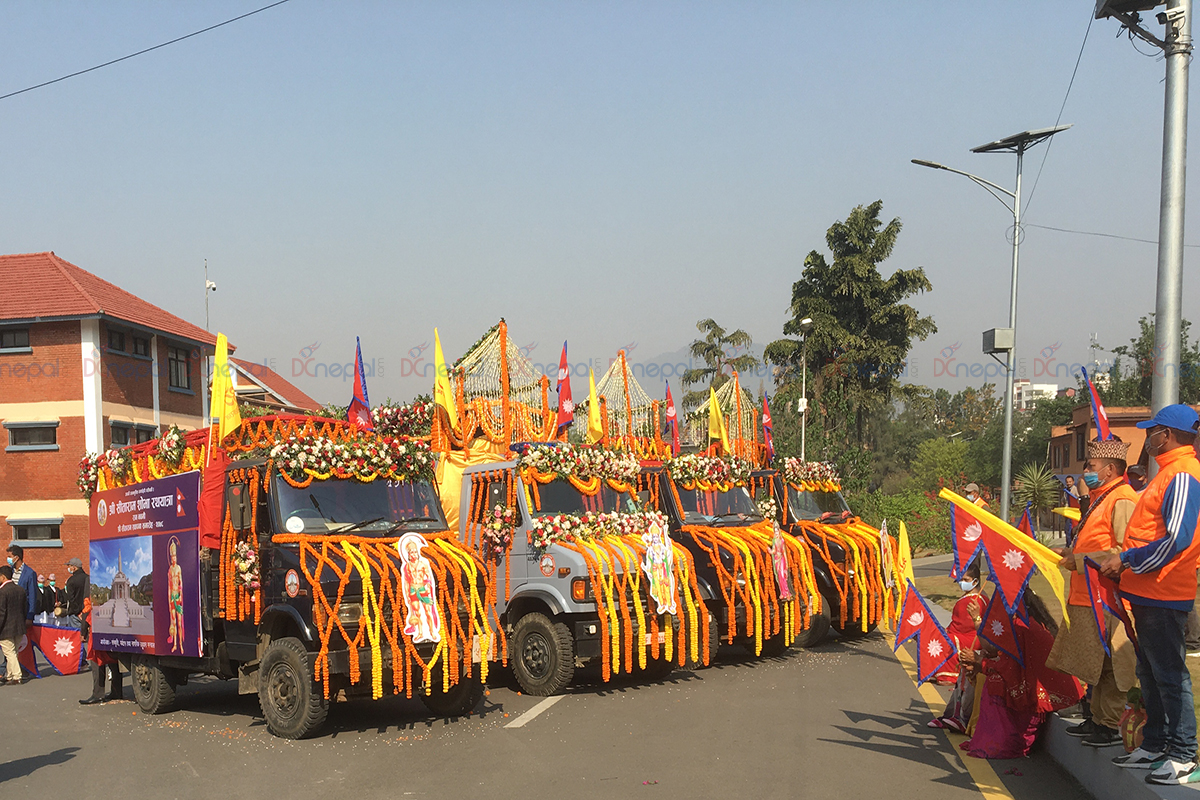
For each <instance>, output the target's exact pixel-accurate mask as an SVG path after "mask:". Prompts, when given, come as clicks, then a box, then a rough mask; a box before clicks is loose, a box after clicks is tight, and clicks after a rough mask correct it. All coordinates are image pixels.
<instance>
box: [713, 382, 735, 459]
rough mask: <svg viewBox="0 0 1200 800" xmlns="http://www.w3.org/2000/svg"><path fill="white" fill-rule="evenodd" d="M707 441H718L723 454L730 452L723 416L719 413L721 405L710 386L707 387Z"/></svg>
mask: <svg viewBox="0 0 1200 800" xmlns="http://www.w3.org/2000/svg"><path fill="white" fill-rule="evenodd" d="M708 439H709V441H710V442H711V441H712V440H713V439H720V440H721V447H723V448H725V452H726V453H730V452H732V451H731V450H730V449H729V434H728V433H726V432H725V415H724V414H722V413H721V404H720V403H718V402H717V393H716V392H714V391H713V388H712V387H711V386H710V387H708Z"/></svg>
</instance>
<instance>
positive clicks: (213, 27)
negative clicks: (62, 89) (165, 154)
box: [0, 0, 291, 100]
mask: <svg viewBox="0 0 1200 800" xmlns="http://www.w3.org/2000/svg"><path fill="white" fill-rule="evenodd" d="M290 1H291V0H276V2H274V3H271V4H270V5H265V6H263V7H262V8H256V9H254V10H253V11H249V12H247V13H245V14H240V15H238V16H236V17H233V18H232V19H227V20H225V21H224V22H218V23H217V24H216V25H209V26H208V27H207V28H201V29H200V30H198V31H192V32H191V33H189V34H187V35H186V36H179V37H176V38H174V39H172V40H171V41H169V42H163V43H162V44H156V45H154V46H153V47H147V48H146V49H145V50H138V51H137V52H136V53H130V54H129V55H127V56H121V57H120V58H114V59H113V60H112V61H105V62H104V63H103V64H97V65H96V66H94V67H88V68H87V69H81V70H79V71H78V72H72V73H71V74H69V75H63V76H62V77H61V78H55V79H53V80H49V81H43V82H42V83H38V84H35V85H33V86H27V87H25V88H24V89H18V90H17V91H15V92H9V93H8V94H0V100H7V99H8V98H10V97H16V96H17V95H19V94H25V93H26V92H32V91H33V90H34V89H41V88H43V87H45V86H50V85H51V84H55V83H61V82H62V81H65V80H68V79H69V78H77V77H79V76H80V75H86V74H87V73H89V72H95V71H96V70H98V69H103V68H104V67H111V66H112V65H113V64H119V63H121V62H122V61H128V60H129V59H131V58H136V57H137V56H141V55H145V54H146V53H150V52H153V51H155V50H161V49H162V48H164V47H167V46H168V45H172V44H176V43H177V42H182V41H183V40H184V39H191V38H192V37H193V36H199V35H200V34H202V33H208V32H209V31H213V30H216V29H217V28H221V27H224V26H225V25H229V24H230V23H233V22H237V21H238V20H241V19H245V18H246V17H252V16H254V15H255V14H260V13H262V12H263V11H266V10H268V9H271V8H275V6H281V5H283V4H284V3H287V2H290Z"/></svg>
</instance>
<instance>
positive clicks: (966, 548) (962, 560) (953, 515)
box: [950, 506, 983, 581]
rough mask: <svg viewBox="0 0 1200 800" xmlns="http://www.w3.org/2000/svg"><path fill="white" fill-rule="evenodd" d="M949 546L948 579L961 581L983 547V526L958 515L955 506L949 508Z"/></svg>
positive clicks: (965, 516)
mask: <svg viewBox="0 0 1200 800" xmlns="http://www.w3.org/2000/svg"><path fill="white" fill-rule="evenodd" d="M950 545H951V548H952V549H953V552H954V562H953V564H952V566H951V570H950V577H951V578H953V579H954V580H956V581H957V580H962V576H963V574H964V573H965V572H966V571H967V567H969V566H971V562H972V561H974V560H975V557H976V556H977V555H979V550H980V548H981V547H983V525H982V524H980V522H979V521H978V520H976V519H973V518H971V517H969V516H967V515H966V514H959V513H958V508H957V507H955V506H950Z"/></svg>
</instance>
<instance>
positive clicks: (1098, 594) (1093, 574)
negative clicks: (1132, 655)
mask: <svg viewBox="0 0 1200 800" xmlns="http://www.w3.org/2000/svg"><path fill="white" fill-rule="evenodd" d="M1083 563H1084V569H1083V576H1084V578H1086V579H1087V590H1088V600H1090V601H1091V605H1092V613H1093V614H1094V615H1095V617H1096V627H1097V628H1098V629H1099V630H1100V643H1101V644H1103V645H1104V654H1105V655H1106V656H1112V652H1111V651H1110V649H1109V646H1108V632H1107V631H1106V630H1105V625H1104V612H1105V611H1107V612H1108V613H1109V614H1112V615H1113V616H1114V617H1116V618H1117V619H1119V620H1121V624H1122V625H1124V626H1125V633H1126V635H1127V636H1128V637H1129V641H1131V642H1133V646H1134V648H1137V646H1138V640H1137V633H1136V632H1135V631H1134V629H1133V622H1131V621H1130V619H1129V614H1128V613H1126V610H1125V602H1124V601H1123V600H1122V599H1121V594H1120V592H1118V591H1117V584H1116V583H1114V582H1113V581H1112V580H1111V579H1109V578H1106V577H1104V575H1103V574H1102V573H1101V572H1100V565H1099V564H1097V563H1096V562H1095V561H1094V560H1093V559H1092V558H1091V556H1085V557H1084V559H1083Z"/></svg>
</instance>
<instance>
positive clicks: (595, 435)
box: [587, 369, 604, 444]
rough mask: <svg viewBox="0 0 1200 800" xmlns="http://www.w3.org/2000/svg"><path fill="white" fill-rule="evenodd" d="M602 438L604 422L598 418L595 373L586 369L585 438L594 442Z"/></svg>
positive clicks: (598, 408)
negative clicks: (586, 420)
mask: <svg viewBox="0 0 1200 800" xmlns="http://www.w3.org/2000/svg"><path fill="white" fill-rule="evenodd" d="M603 438H604V424H603V423H602V422H601V420H600V395H598V394H597V393H596V373H595V372H593V371H592V370H590V369H589V370H588V427H587V440H588V443H589V444H595V443H596V442H598V441H600V440H601V439H603Z"/></svg>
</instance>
